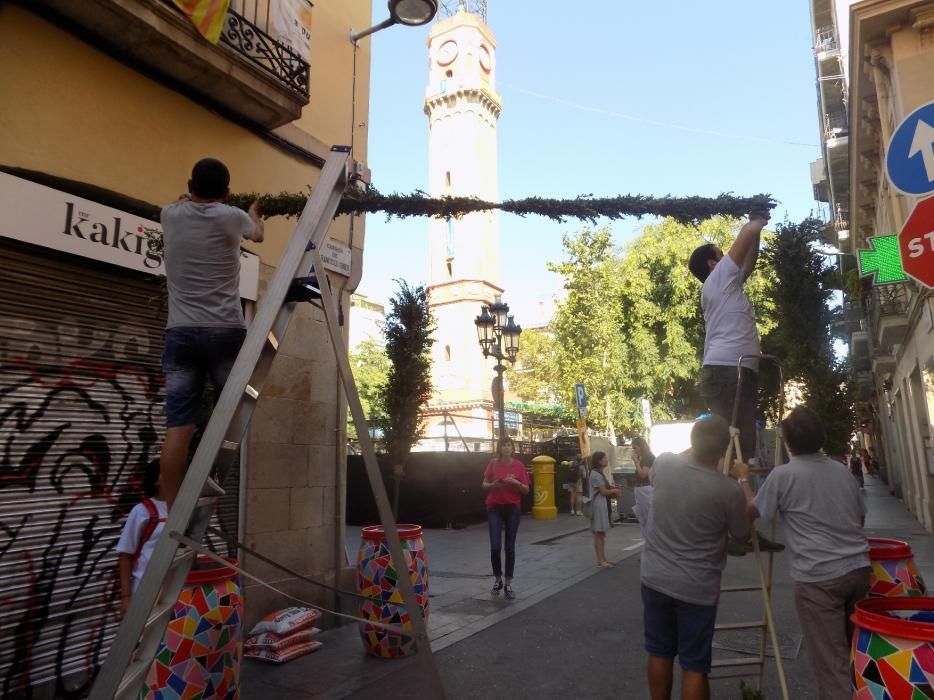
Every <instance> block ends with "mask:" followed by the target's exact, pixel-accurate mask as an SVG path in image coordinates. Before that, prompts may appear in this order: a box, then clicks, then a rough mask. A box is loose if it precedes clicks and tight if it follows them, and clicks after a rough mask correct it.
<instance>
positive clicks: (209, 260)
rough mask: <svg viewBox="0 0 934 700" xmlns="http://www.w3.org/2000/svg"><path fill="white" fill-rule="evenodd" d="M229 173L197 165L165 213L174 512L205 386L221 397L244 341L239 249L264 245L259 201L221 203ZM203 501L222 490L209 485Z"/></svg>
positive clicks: (165, 471) (165, 452)
mask: <svg viewBox="0 0 934 700" xmlns="http://www.w3.org/2000/svg"><path fill="white" fill-rule="evenodd" d="M229 187H230V172H229V171H228V170H227V166H225V165H224V164H223V163H221V162H220V161H219V160H215V159H214V158H204V159H202V160H199V161H198V162H197V163H195V166H194V168H193V169H192V171H191V179H190V180H189V181H188V194H186V195H182V197H180V198H179V200H178V201H177V202H175V203H174V204H170V205H168V206H167V207H164V208H163V209H162V212H161V215H160V221H161V223H162V241H163V245H164V253H165V277H166V287H167V289H168V295H169V300H168V321H167V323H166V326H165V349H164V350H163V353H162V369H163V372H164V373H165V419H166V431H165V440H164V441H163V443H162V453H161V455H160V465H161V472H162V474H161V483H162V488H163V492H164V494H165V499H166V502H167V503H168V507H169V509H170V510H171V508H172V504H173V503H174V502H175V496H176V495H177V494H178V490H179V488H180V487H181V484H182V480H183V479H184V478H185V472H186V471H187V470H188V450H189V447H190V446H191V440H192V437H193V436H194V434H195V428H196V426H197V424H198V423H199V421H200V420H201V419H202V415H201V404H202V395H203V394H204V387H205V380H206V378H207V377H210V379H211V384H212V385H213V388H214V400H215V401H217V398H218V397H219V396H220V394H221V390H222V389H223V388H224V384H225V383H226V381H227V377H228V376H229V375H230V370H231V369H232V368H233V364H234V362H235V361H236V359H237V355H238V354H239V352H240V346H241V345H242V344H243V339H244V338H245V337H246V325H245V323H244V320H243V309H242V307H241V305H240V242H241V241H242V240H243V239H247V240H251V241H255V242H257V243H260V242H262V240H263V238H264V227H263V220H262V218H261V217H260V215H259V202H258V201H256V202H253V204H251V205H250V210H249V212H245V211H243V210H242V209H237V208H236V207H231V206H229V205H227V204H225V203H224V200H226V199H227V195H228V194H230V189H229ZM205 493H206V495H219V494H222V493H223V490H222V489H221V488H220V487H219V486H217V485H216V484H214V483H213V480H212V479H210V478H209V479H208V483H207V485H206V487H205Z"/></svg>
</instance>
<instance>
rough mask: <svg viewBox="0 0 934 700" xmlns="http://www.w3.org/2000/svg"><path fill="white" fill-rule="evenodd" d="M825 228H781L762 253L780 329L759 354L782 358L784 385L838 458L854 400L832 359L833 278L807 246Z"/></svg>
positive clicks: (809, 224) (808, 222)
mask: <svg viewBox="0 0 934 700" xmlns="http://www.w3.org/2000/svg"><path fill="white" fill-rule="evenodd" d="M823 226H824V224H823V223H822V222H821V221H819V220H818V219H813V218H811V219H805V220H804V221H802V222H801V223H799V224H792V223H790V222H788V221H785V222H783V223H782V224H780V225H779V226H778V228H777V233H776V235H775V238H774V239H773V241H772V242H771V244H770V245H769V247H768V248H767V249H766V251H765V257H766V259H767V260H768V261H769V263H770V264H771V265H772V267H773V268H774V269H775V281H776V283H775V286H774V288H773V290H772V298H773V301H774V304H775V311H776V314H777V315H778V317H779V318H781V319H782V323H781V324H779V325H778V326H776V327H775V328H774V329H773V330H772V332H771V333H769V335H768V336H767V337H765V338H764V339H763V343H762V347H763V352H768V353H772V354H775V355H777V356H778V357H779V358H781V360H782V363H783V365H784V370H785V378H786V380H790V381H794V382H795V383H797V384H798V385H800V386H801V387H802V389H803V398H804V402H805V403H806V404H807V405H808V406H810V407H811V408H812V409H814V410H815V411H816V412H817V413H818V415H820V416H821V418H822V419H823V420H824V424H825V427H826V429H827V443H826V446H825V449H826V450H827V451H828V452H829V453H831V454H842V452H843V450H844V447H845V446H846V443H847V441H848V440H849V436H850V433H851V431H852V429H853V420H854V418H853V397H852V394H851V390H850V386H849V384H848V382H847V376H846V375H847V373H846V367H845V365H844V364H843V363H841V362H839V361H838V360H837V359H836V356H835V354H834V348H833V324H834V321H835V320H836V318H837V316H838V315H839V313H840V311H839V308H834V307H832V306H831V304H830V302H831V298H832V295H833V292H834V286H835V285H834V282H835V281H836V282H838V281H839V280H837V279H836V277H837V276H836V275H835V273H834V272H833V271H832V270H830V269H828V268H827V265H826V263H825V260H824V258H823V256H821V255H819V254H818V253H817V252H815V251H814V249H813V247H812V245H811V244H812V243H815V242H819V241H820V231H821V229H822V228H823Z"/></svg>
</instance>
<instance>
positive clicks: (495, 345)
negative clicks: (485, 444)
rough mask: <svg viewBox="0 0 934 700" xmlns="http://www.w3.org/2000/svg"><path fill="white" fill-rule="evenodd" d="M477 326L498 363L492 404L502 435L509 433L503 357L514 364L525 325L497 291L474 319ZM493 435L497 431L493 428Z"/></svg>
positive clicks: (485, 349)
mask: <svg viewBox="0 0 934 700" xmlns="http://www.w3.org/2000/svg"><path fill="white" fill-rule="evenodd" d="M474 325H476V327H477V341H478V342H479V343H480V349H481V350H482V351H483V356H484V357H493V358H494V359H495V360H496V365H495V366H494V367H493V371H494V372H496V378H495V379H494V380H493V408H494V410H495V411H496V414H497V416H498V417H499V436H500V437H503V436H504V435H505V434H506V400H505V393H504V391H503V372H505V371H506V365H505V364H503V361H504V360H508V361H509V363H510V364H514V363H515V361H516V357H517V356H518V354H519V336H520V335H521V334H522V327H521V326H519V325H518V324H517V323H516V321H515V319H514V318H513V317H512V316H511V315H510V314H509V304H507V303H506V302H504V301H503V299H502V297H501V296H500V295H499V294H497V295H496V297H495V299H494V301H493V303H492V304H490V305H484V306H483V307H482V308H481V310H480V315H479V316H477V317H476V318H475V319H474ZM494 437H496V435H495V431H494Z"/></svg>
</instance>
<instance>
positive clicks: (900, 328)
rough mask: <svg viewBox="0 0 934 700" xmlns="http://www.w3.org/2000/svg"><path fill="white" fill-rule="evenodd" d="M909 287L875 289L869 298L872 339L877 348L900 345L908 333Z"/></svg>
mask: <svg viewBox="0 0 934 700" xmlns="http://www.w3.org/2000/svg"><path fill="white" fill-rule="evenodd" d="M908 301H909V297H908V285H906V284H891V285H887V286H885V287H873V288H872V294H871V295H870V297H869V318H870V328H871V329H872V337H873V340H874V344H875V345H876V346H877V347H889V346H891V345H899V344H901V343H902V342H903V341H904V340H905V335H906V334H907V333H908Z"/></svg>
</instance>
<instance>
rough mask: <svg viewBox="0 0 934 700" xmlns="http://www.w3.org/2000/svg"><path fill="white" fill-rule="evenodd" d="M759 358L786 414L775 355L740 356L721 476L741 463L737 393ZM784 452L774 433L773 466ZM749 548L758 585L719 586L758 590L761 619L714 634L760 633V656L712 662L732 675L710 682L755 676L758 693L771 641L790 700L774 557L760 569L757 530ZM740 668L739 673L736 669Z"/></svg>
mask: <svg viewBox="0 0 934 700" xmlns="http://www.w3.org/2000/svg"><path fill="white" fill-rule="evenodd" d="M753 358H756V359H759V360H767V361H770V362H772V363H773V364H774V365H775V366H776V368H777V369H778V386H779V398H778V415H779V418H781V416H782V415H783V414H784V412H785V380H784V373H783V369H782V365H781V362H779V360H778V358H777V357H776V356H775V355H743V356H742V357H740V358H739V360H738V361H737V363H736V373H737V381H736V397H735V399H734V400H733V417H732V420H731V421H730V433H731V438H730V444H729V446H728V447H727V451H726V455H725V456H724V458H723V466H722V470H723V473H724V474H726V475H729V473H730V470H731V469H732V467H733V459H734V457H735V458H736V459H738V460H739V461H741V462H742V461H743V451H742V448H741V447H740V442H739V430H738V429H737V428H736V422H737V418H738V411H739V398H740V390H741V388H742V387H741V385H742V381H743V361H744V360H748V359H753ZM784 456H785V451H784V450H783V449H782V437H781V431H780V430H777V431H776V434H775V457H774V460H773V462H772V463H773V464H774V465H776V466H777V465H779V464H781V463H783V462H784V461H785V459H784ZM768 471H769V469H767V468H763V469H753V470H750V472H751V473H755V474H766V473H768ZM751 535H752V545H753V554H754V557H755V560H756V573H757V575H758V577H759V584H758V585H756V586H721V587H720V592H721V593H749V592H753V591H761V594H762V607H763V611H762V617H761V618H760V619H758V620H752V621H748V622H727V623H717V624H716V625H715V626H714V634H715V635H716V633H717V632H726V631H736V630H759V632H760V633H761V637H760V640H759V655H758V656H757V657H753V658H747V657H741V656H736V657H731V658H726V659H715V660H714V661H713V663H712V664H711V667H712V669H717V668H726V669H731V670H733V672H731V673H724V674H718V675H716V676H714V675H711V676H710V680H711V681H716V680H724V679H727V678H746V677H750V676H753V675H756V674H758V677H757V685H756V689H757V690H761V688H762V677H763V674H764V673H765V662H766V658H767V657H766V653H765V652H766V640H767V639H768V640H769V641H771V645H772V653H773V654H774V658H775V668H776V671H777V673H778V681H779V686H780V688H781V692H782V697H783V698H784V700H789V695H788V683H787V680H786V678H785V668H784V664H783V663H782V654H781V648H780V647H779V643H778V632H777V631H776V629H775V620H774V618H773V616H772V601H771V596H772V573H773V571H774V558H775V552H771V551H770V552H768V559H767V564H766V566H765V567H764V568H763V564H762V552H761V551H760V549H759V537H758V534H757V532H756V528H755V527H753V528H752V533H751ZM769 537H770V538H771V539H772V540H773V541H774V539H775V519H774V518H773V519H772V522H771V524H770V532H769ZM750 666H752V667H757V671H744V670H741V669H744V668H746V667H750ZM736 669H740V670H736Z"/></svg>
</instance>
